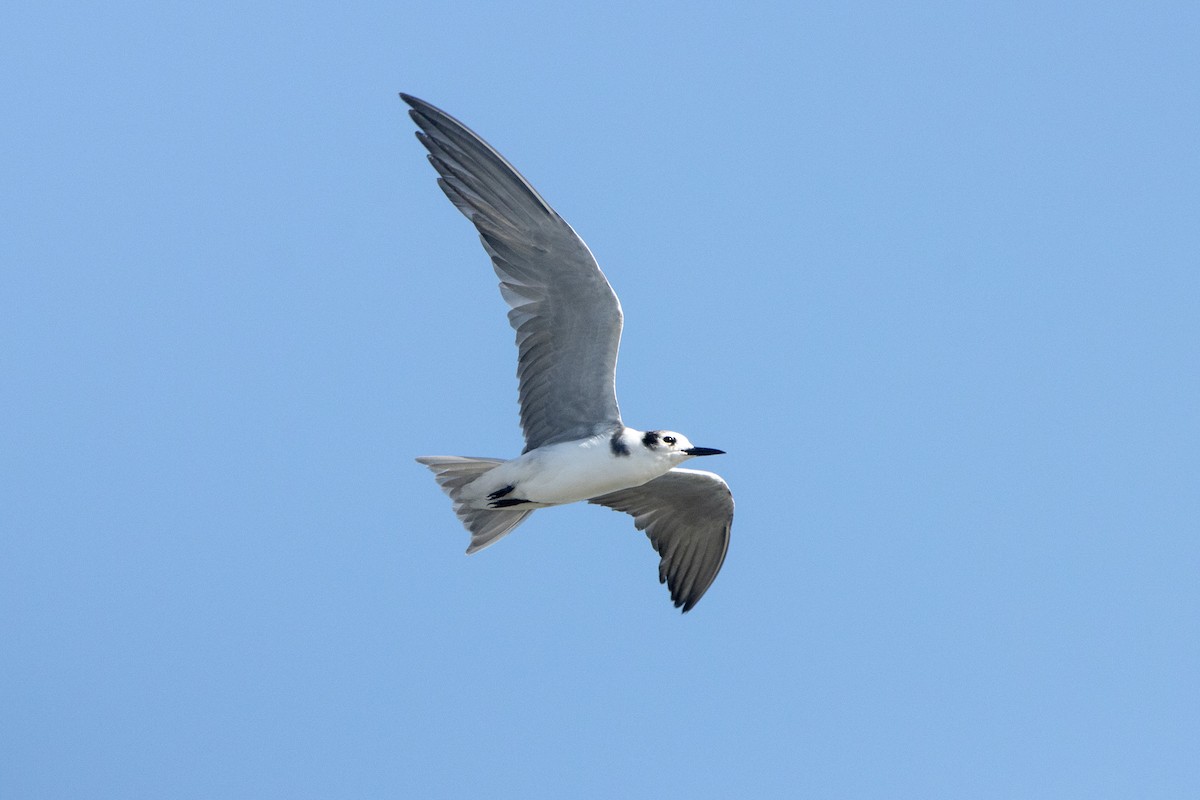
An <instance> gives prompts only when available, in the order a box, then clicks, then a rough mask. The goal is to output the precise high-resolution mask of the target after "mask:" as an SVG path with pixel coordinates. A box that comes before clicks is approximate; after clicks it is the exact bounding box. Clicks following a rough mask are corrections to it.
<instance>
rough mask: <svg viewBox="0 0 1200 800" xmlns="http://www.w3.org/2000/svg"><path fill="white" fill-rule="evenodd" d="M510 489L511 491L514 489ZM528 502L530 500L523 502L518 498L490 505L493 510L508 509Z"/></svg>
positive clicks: (495, 501)
mask: <svg viewBox="0 0 1200 800" xmlns="http://www.w3.org/2000/svg"><path fill="white" fill-rule="evenodd" d="M509 488H510V489H511V488H512V487H509ZM528 502H529V501H528V500H523V499H521V498H518V497H511V498H508V499H506V500H493V501H492V502H490V503H488V505H489V506H491V507H492V508H508V507H509V506H519V505H522V504H524V503H528Z"/></svg>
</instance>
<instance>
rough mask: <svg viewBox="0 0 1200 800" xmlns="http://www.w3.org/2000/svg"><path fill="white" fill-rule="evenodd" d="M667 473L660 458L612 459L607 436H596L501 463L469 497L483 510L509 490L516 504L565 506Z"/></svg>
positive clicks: (667, 468) (627, 457)
mask: <svg viewBox="0 0 1200 800" xmlns="http://www.w3.org/2000/svg"><path fill="white" fill-rule="evenodd" d="M669 469H670V465H669V464H666V463H661V462H659V461H658V460H652V459H648V458H639V457H638V456H619V455H614V454H613V452H612V449H611V447H610V445H609V442H608V437H595V438H593V439H587V440H584V441H582V442H563V443H561V444H555V445H549V446H547V447H543V448H539V449H538V450H534V451H532V452H529V453H526V454H525V455H523V456H521V457H520V458H516V459H513V460H512V461H508V462H505V463H504V464H501V465H500V466H499V467H497V468H496V469H494V470H492V471H491V472H489V473H487V475H485V476H484V477H483V478H481V479H480V481H479V483H480V485H479V486H478V487H472V489H477V491H473V492H472V494H474V495H476V497H477V498H478V499H479V503H478V504H479V505H480V506H483V505H485V503H483V500H484V499H485V498H486V496H487V495H488V494H491V493H492V492H495V491H497V490H502V489H505V488H506V487H508V486H512V487H513V490H512V492H511V493H510V494H508V495H506V496H508V497H511V498H512V499H514V500H515V499H522V500H527V501H529V502H530V503H534V504H537V505H544V506H552V505H563V504H565V503H576V502H579V501H581V500H588V499H591V498H593V497H598V496H599V495H602V494H607V493H609V492H615V491H617V490H618V489H628V488H629V487H631V486H640V485H642V484H643V483H646V482H647V481H650V480H653V479H654V478H657V477H658V476H659V475H662V474H663V473H665V472H667V470H669Z"/></svg>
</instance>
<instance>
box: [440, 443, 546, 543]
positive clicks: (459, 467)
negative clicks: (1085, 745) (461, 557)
mask: <svg viewBox="0 0 1200 800" xmlns="http://www.w3.org/2000/svg"><path fill="white" fill-rule="evenodd" d="M417 462H418V463H421V464H424V465H425V466H427V467H429V468H430V469H431V470H433V475H434V477H435V478H437V482H438V485H439V486H441V487H442V491H444V492H445V493H446V494H448V495H450V499H451V500H453V501H454V513H455V514H457V515H458V518H459V519H460V520H462V524H463V525H464V526H466V528H467V530H468V531H470V532H471V546H470V547H468V548H467V553H474V552H475V551H476V550H482V549H483V548H485V547H487V546H488V545H489V544H491V543H492V542H494V541H496V540H497V539H499V538H500V537H501V536H504V535H505V534H506V533H508V532H509V531H511V530H512V529H513V528H515V527H517V526H518V525H520V524H521V523H522V522H524V521H525V518H526V517H528V516H529V515H530V514H532V513H533V509H526V510H525V511H505V510H493V509H487V508H472V507H471V506H469V505H467V504H466V503H464V502H463V501H462V499H461V496H460V495H461V492H462V489H463V487H465V486H466V485H467V484H469V483H470V482H471V481H473V480H475V479H476V478H478V477H479V476H480V475H482V474H484V473H485V472H488V471H489V470H491V469H492V468H493V467H498V466H500V465H501V464H503V463H504V462H503V461H501V460H500V459H496V458H467V457H465V456H421V457H420V458H418V459H417Z"/></svg>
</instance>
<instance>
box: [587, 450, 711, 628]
mask: <svg viewBox="0 0 1200 800" xmlns="http://www.w3.org/2000/svg"><path fill="white" fill-rule="evenodd" d="M588 502H589V503H596V504H597V505H602V506H608V507H609V508H612V509H616V510H617V511H624V512H625V513H626V514H630V515H632V516H633V524H634V526H636V527H637V529H638V530H639V531H645V532H646V535H647V536H649V537H650V543H651V544H653V545H654V549H655V550H657V551H658V554H659V556H661V560H660V561H659V564H658V580H659V582H660V583H665V584H667V588H669V589H670V590H671V600H673V601H674V602H675V607H676V608H679V607H680V606H683V611H684V613H687V612H688V611H691V610H692V606H694V605H696V603H698V602H700V598H701V597H703V596H704V593H705V592H706V591H708V587H709V586H711V585H712V582H713V580H715V579H716V577H717V573H718V572H720V571H721V565H722V564H723V563H725V553H726V551H727V550H729V529H730V527H732V525H733V494H732V493H731V492H730V491H729V486H728V485H726V483H725V481H723V480H721V478H720V476H718V475H715V474H713V473H711V472H704V471H702V470H695V469H681V468H679V467H676V468H675V469H673V470H671V471H670V472H668V473H667V474H666V475H662V476H660V477H658V478H655V479H654V480H652V481H650V482H649V483H643V484H642V485H641V486H635V487H633V488H632V489H622V490H621V491H619V492H611V493H609V494H605V495H601V496H600V497H595V498H593V499H591V500H589V501H588Z"/></svg>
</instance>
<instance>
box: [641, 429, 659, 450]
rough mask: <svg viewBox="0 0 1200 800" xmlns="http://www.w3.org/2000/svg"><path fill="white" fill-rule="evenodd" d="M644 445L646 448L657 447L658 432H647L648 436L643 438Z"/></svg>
mask: <svg viewBox="0 0 1200 800" xmlns="http://www.w3.org/2000/svg"><path fill="white" fill-rule="evenodd" d="M642 444H643V445H645V446H646V447H657V446H658V431H646V435H645V436H643V437H642Z"/></svg>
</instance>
